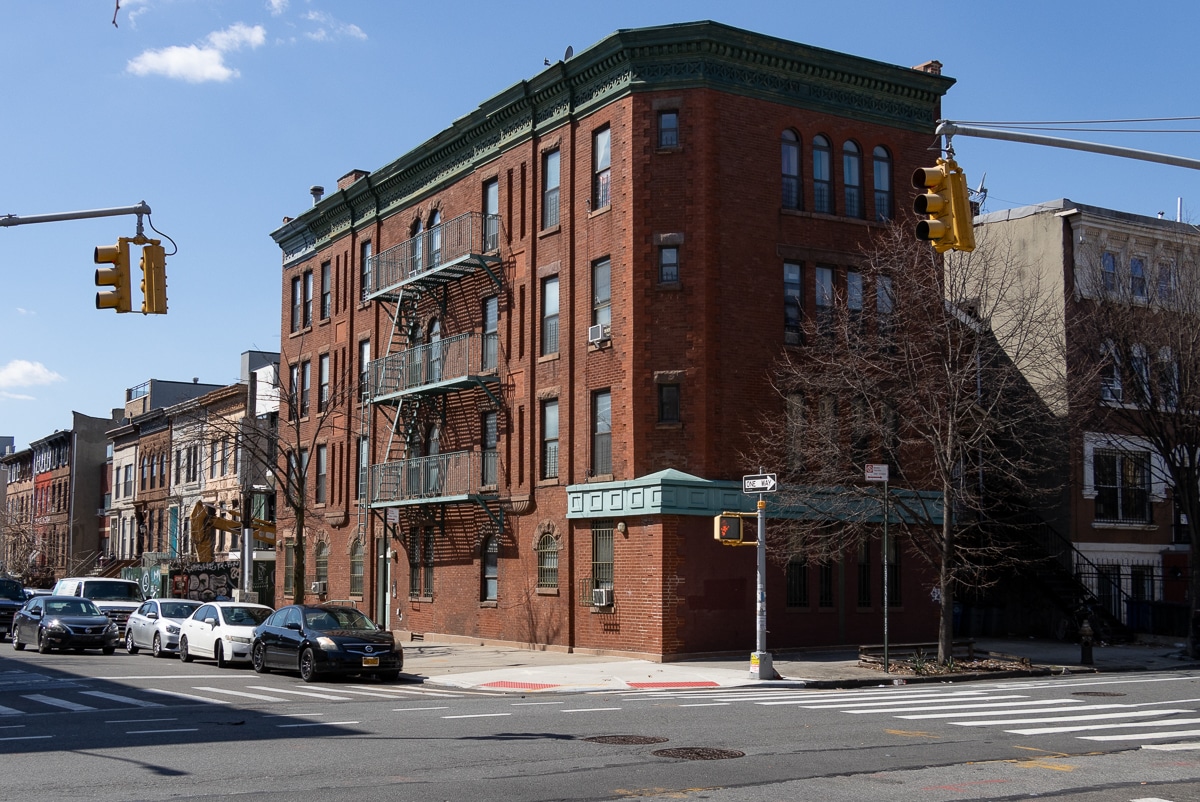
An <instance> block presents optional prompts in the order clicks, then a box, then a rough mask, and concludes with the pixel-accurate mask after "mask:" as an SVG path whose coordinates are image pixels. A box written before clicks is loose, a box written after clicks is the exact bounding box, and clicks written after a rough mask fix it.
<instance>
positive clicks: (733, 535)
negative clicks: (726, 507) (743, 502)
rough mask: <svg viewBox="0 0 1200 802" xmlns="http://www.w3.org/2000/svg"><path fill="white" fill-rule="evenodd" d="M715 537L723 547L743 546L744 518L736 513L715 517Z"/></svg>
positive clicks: (725, 513) (724, 513)
mask: <svg viewBox="0 0 1200 802" xmlns="http://www.w3.org/2000/svg"><path fill="white" fill-rule="evenodd" d="M713 537H714V538H715V539H716V540H717V541H718V542H720V543H721V544H722V545H726V546H740V545H742V516H741V515H740V514H739V513H736V512H723V513H721V514H720V515H718V516H716V517H714V518H713Z"/></svg>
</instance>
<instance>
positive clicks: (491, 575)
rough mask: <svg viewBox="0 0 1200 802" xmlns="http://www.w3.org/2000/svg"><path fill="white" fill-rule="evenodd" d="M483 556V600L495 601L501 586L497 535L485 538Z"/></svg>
mask: <svg viewBox="0 0 1200 802" xmlns="http://www.w3.org/2000/svg"><path fill="white" fill-rule="evenodd" d="M482 556H483V559H482V561H481V563H482V575H483V583H482V585H483V587H482V590H483V600H484V601H495V600H496V598H497V593H498V591H499V584H500V582H499V577H500V542H499V541H498V540H497V539H496V536H495V535H488V536H487V537H486V538H484V541H483V555H482Z"/></svg>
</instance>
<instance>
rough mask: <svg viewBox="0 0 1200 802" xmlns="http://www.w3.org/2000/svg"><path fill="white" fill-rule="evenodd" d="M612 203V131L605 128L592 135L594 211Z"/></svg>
mask: <svg viewBox="0 0 1200 802" xmlns="http://www.w3.org/2000/svg"><path fill="white" fill-rule="evenodd" d="M611 202H612V129H611V128H608V127H607V126H605V127H604V128H601V129H600V130H599V131H597V132H596V133H595V134H593V135H592V209H593V210H595V209H603V208H604V207H605V206H608V205H609V204H610V203H611Z"/></svg>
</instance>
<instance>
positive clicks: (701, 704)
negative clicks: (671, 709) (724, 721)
mask: <svg viewBox="0 0 1200 802" xmlns="http://www.w3.org/2000/svg"><path fill="white" fill-rule="evenodd" d="M728 705H729V702H693V703H692V704H690V705H679V707H728Z"/></svg>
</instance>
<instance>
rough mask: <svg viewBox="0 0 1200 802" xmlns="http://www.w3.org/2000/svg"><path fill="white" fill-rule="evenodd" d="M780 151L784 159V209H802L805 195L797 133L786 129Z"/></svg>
mask: <svg viewBox="0 0 1200 802" xmlns="http://www.w3.org/2000/svg"><path fill="white" fill-rule="evenodd" d="M780 149H781V151H782V154H781V155H782V157H783V159H782V160H783V208H785V209H801V208H803V203H802V199H803V197H804V194H803V191H802V187H801V184H800V138H799V137H798V136H796V132H795V131H793V130H791V129H790V128H785V129H784V131H783V134H782V141H781V143H780Z"/></svg>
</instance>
